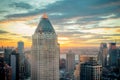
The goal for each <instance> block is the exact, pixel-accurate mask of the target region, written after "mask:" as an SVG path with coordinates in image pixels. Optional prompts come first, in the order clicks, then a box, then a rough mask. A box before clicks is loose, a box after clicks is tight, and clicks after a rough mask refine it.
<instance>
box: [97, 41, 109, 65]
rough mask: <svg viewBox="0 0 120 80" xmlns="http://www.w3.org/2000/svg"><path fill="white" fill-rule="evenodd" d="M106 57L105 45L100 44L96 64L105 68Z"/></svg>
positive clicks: (106, 49)
mask: <svg viewBox="0 0 120 80" xmlns="http://www.w3.org/2000/svg"><path fill="white" fill-rule="evenodd" d="M107 55H108V48H107V44H106V43H101V45H100V49H99V53H98V62H99V63H100V64H101V65H102V66H107Z"/></svg>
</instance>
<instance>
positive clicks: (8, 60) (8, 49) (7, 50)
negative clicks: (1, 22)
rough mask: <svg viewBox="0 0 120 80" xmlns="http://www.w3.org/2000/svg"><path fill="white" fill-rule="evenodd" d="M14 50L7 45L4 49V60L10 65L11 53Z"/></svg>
mask: <svg viewBox="0 0 120 80" xmlns="http://www.w3.org/2000/svg"><path fill="white" fill-rule="evenodd" d="M12 50H13V49H12V48H10V47H7V48H5V49H4V51H5V54H4V60H5V62H6V63H7V64H9V65H10V54H11V53H12Z"/></svg>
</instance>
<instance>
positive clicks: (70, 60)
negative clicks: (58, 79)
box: [66, 50, 75, 74]
mask: <svg viewBox="0 0 120 80" xmlns="http://www.w3.org/2000/svg"><path fill="white" fill-rule="evenodd" d="M74 68H75V54H74V53H73V52H72V51H71V50H70V51H68V53H67V54H66V71H67V72H68V73H70V74H72V73H73V72H74Z"/></svg>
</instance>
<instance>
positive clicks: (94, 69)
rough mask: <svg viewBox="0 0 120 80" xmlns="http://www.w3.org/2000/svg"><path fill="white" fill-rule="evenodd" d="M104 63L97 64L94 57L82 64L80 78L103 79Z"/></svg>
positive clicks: (89, 79)
mask: <svg viewBox="0 0 120 80" xmlns="http://www.w3.org/2000/svg"><path fill="white" fill-rule="evenodd" d="M101 70H102V65H99V64H97V61H95V60H94V58H90V60H89V61H88V62H83V63H81V64H80V80H101V73H102V71H101Z"/></svg>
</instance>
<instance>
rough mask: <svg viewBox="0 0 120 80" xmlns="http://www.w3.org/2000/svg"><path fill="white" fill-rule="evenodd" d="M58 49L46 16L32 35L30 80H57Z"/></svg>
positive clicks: (55, 37)
mask: <svg viewBox="0 0 120 80" xmlns="http://www.w3.org/2000/svg"><path fill="white" fill-rule="evenodd" d="M59 53H60V47H59V43H58V40H57V35H56V33H55V30H54V28H53V27H52V25H51V23H50V21H49V19H48V17H47V15H46V14H44V15H43V17H42V19H41V21H40V23H39V24H38V26H37V28H36V30H35V32H34V34H33V35H32V66H31V67H32V69H31V71H32V74H31V75H32V78H31V80H59Z"/></svg>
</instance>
